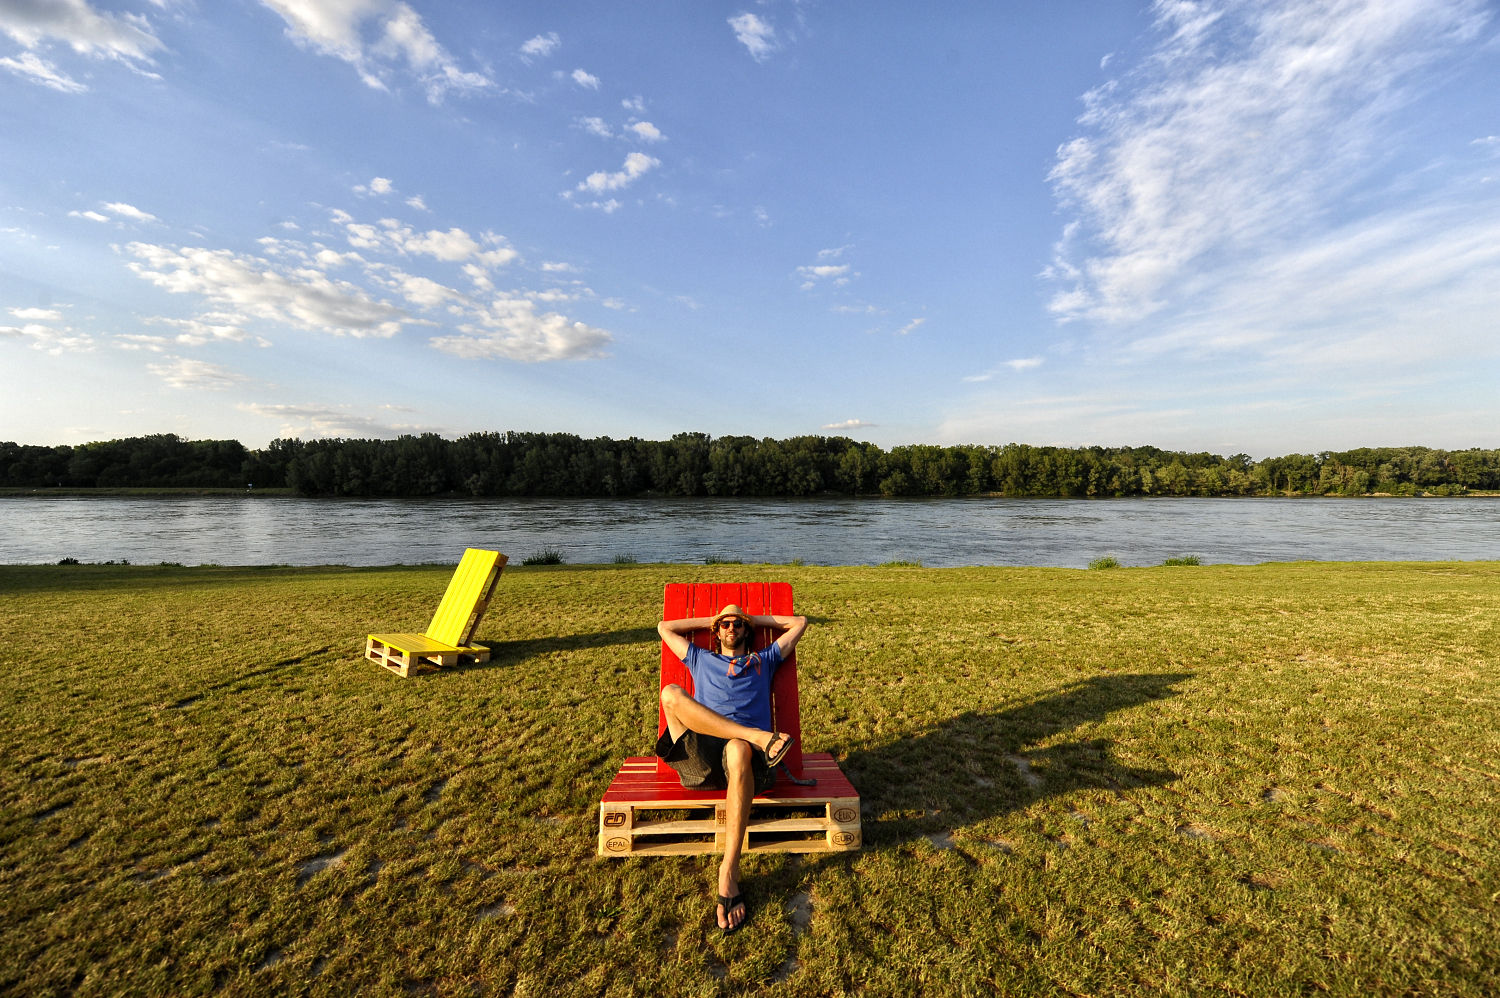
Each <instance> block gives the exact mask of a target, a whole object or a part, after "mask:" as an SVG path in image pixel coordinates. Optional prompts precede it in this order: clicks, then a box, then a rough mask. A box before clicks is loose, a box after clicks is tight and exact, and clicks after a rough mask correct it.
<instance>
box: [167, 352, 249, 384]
mask: <svg viewBox="0 0 1500 998" xmlns="http://www.w3.org/2000/svg"><path fill="white" fill-rule="evenodd" d="M146 370H148V371H150V372H151V373H152V374H154V375H156V376H157V377H158V378H161V379H162V381H164V382H166V384H167V387H169V388H178V389H183V390H192V391H223V390H224V389H226V388H232V387H234V386H235V385H237V384H240V383H241V382H243V381H245V380H246V379H245V377H244V376H243V375H240V374H236V373H235V372H233V371H231V370H229V369H228V368H227V367H222V366H220V365H218V364H210V363H209V362H208V361H206V360H197V359H195V358H192V357H172V358H169V360H168V362H167V363H165V364H147V365H146Z"/></svg>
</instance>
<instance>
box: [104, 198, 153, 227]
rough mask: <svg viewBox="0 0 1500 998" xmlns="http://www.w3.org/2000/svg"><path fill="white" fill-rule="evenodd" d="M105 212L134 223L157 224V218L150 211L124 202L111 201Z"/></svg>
mask: <svg viewBox="0 0 1500 998" xmlns="http://www.w3.org/2000/svg"><path fill="white" fill-rule="evenodd" d="M104 210H105V211H107V212H109V213H110V214H111V215H115V216H118V217H120V218H128V219H130V220H131V221H133V222H155V221H156V220H157V218H156V216H155V215H153V214H151V213H150V212H149V211H142V210H141V209H139V208H137V207H136V206H135V205H133V204H125V203H124V202H123V201H111V202H110V203H108V204H106V205H104Z"/></svg>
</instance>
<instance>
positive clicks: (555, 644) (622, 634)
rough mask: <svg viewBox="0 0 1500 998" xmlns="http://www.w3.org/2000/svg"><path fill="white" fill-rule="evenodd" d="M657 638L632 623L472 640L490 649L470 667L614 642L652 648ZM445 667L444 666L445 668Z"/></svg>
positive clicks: (505, 664)
mask: <svg viewBox="0 0 1500 998" xmlns="http://www.w3.org/2000/svg"><path fill="white" fill-rule="evenodd" d="M660 641H661V639H660V638H659V637H658V636H657V634H656V628H655V627H633V628H630V629H629V630H624V631H597V632H595V633H593V634H566V635H558V636H549V637H544V638H526V639H522V640H520V641H476V642H475V644H480V645H483V646H484V647H486V648H488V649H489V650H490V660H489V661H488V662H480V663H478V664H477V665H470V666H465V667H464V669H463V670H462V671H468V670H470V669H496V668H505V667H509V666H514V665H519V664H520V663H521V662H524V661H526V659H528V658H532V657H533V656H538V655H551V654H555V653H557V652H565V651H582V650H584V649H586V648H609V647H612V646H614V645H633V644H646V645H648V646H651V650H652V651H653V652H654V651H655V648H656V647H659V646H660ZM445 671H446V670H445Z"/></svg>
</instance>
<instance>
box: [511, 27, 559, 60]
mask: <svg viewBox="0 0 1500 998" xmlns="http://www.w3.org/2000/svg"><path fill="white" fill-rule="evenodd" d="M561 44H562V39H561V38H559V37H558V36H557V32H555V31H549V32H547V33H546V34H545V35H537V36H536V37H534V38H531V39H529V40H528V41H527V42H526V44H524V45H522V46H521V54H522V55H524V56H526V57H527V58H528V59H544V58H546V57H547V56H549V55H551V54H552V53H553V52H556V51H557V47H558V46H559V45H561Z"/></svg>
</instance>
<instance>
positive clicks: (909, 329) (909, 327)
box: [896, 319, 927, 336]
mask: <svg viewBox="0 0 1500 998" xmlns="http://www.w3.org/2000/svg"><path fill="white" fill-rule="evenodd" d="M926 321H927V320H926V319H913V320H911V321H910V322H908V323H907V324H906V325H904V326H902V327H901V328H900V329H898V330H896V335H897V336H906V335H908V334H910V333H914V332H916V331H917V328H918V327H919V326H921V325H922V323H924V322H926Z"/></svg>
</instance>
